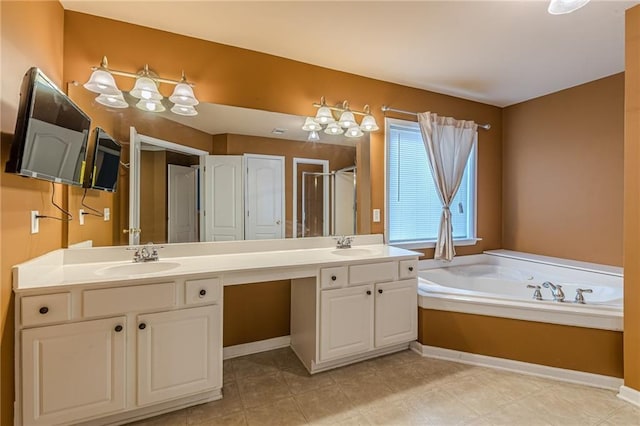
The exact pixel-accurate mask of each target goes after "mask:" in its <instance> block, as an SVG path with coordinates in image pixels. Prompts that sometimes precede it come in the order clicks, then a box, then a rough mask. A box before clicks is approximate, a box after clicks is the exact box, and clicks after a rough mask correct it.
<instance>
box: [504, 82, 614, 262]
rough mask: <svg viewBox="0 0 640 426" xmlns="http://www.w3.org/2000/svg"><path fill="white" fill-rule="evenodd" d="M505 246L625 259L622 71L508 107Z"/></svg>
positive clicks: (570, 256) (572, 256)
mask: <svg viewBox="0 0 640 426" xmlns="http://www.w3.org/2000/svg"><path fill="white" fill-rule="evenodd" d="M503 126H504V128H503V129H504V130H503V134H504V141H503V156H502V158H503V172H502V173H503V175H502V191H503V192H502V201H503V204H502V218H503V240H502V243H503V244H502V245H503V247H504V248H506V249H511V250H518V251H524V252H528V253H537V254H543V255H547V256H556V257H562V258H567V259H576V260H582V261H588V262H596V263H604V264H609V265H619V266H621V265H622V206H623V158H624V155H623V146H624V74H616V75H613V76H611V77H607V78H603V79H601V80H596V81H593V82H590V83H587V84H583V85H581V86H577V87H573V88H570V89H566V90H563V91H560V92H557V93H553V94H551V95H547V96H543V97H540V98H537V99H534V100H531V101H527V102H523V103H520V104H517V105H513V106H510V107H508V108H505V109H504V115H503Z"/></svg>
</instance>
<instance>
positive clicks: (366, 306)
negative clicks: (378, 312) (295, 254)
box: [320, 284, 374, 361]
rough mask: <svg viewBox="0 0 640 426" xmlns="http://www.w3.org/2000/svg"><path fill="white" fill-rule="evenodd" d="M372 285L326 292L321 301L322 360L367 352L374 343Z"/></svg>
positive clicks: (322, 294)
mask: <svg viewBox="0 0 640 426" xmlns="http://www.w3.org/2000/svg"><path fill="white" fill-rule="evenodd" d="M373 300H374V296H373V285H371V284H370V285H362V286H358V287H347V288H343V289H335V290H325V291H323V292H322V293H321V300H320V360H321V361H327V360H331V359H335V358H339V357H343V356H348V355H353V354H357V353H361V352H365V351H367V350H369V349H371V347H372V343H373Z"/></svg>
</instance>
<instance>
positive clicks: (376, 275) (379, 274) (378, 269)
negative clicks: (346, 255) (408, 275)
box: [349, 262, 398, 285]
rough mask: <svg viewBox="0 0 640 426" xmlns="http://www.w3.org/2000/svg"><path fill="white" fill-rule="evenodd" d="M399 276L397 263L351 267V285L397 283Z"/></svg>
mask: <svg viewBox="0 0 640 426" xmlns="http://www.w3.org/2000/svg"><path fill="white" fill-rule="evenodd" d="M397 276H398V263H397V262H382V263H369V264H366V265H352V266H349V284H350V285H353V284H364V283H371V282H384V281H395V280H396V279H397Z"/></svg>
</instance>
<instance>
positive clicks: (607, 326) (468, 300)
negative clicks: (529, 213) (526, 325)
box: [418, 250, 623, 331]
mask: <svg viewBox="0 0 640 426" xmlns="http://www.w3.org/2000/svg"><path fill="white" fill-rule="evenodd" d="M419 268H420V271H419V273H418V277H419V278H418V293H419V297H418V299H419V306H420V307H422V308H425V309H437V310H445V311H454V312H462V313H470V314H477V315H489V316H494V317H504V318H512V319H519V320H526V321H538V322H547V323H553V324H562V325H571V326H577V327H588V328H596V329H603V330H614V331H622V329H623V325H622V323H623V321H622V318H623V317H622V301H623V273H622V268H616V267H611V266H605V265H597V264H592V263H586V262H576V261H570V260H565V259H558V258H552V257H546V256H539V255H532V254H527V253H520V252H513V251H508V250H492V251H487V252H485V253H484V254H480V255H472V256H460V257H456V258H454V260H453V262H451V263H445V262H440V261H434V260H426V261H424V260H423V261H421V262H420V266H419ZM545 281H550V282H552V283H554V284H560V285H562V289H563V291H564V293H565V302H562V303H560V302H554V301H553V297H552V295H551V290H550V289H547V288H544V287H543V288H541V289H540V291H541V292H542V297H543V300H535V299H533V294H534V289H530V288H527V285H540V286H541V285H542V283H543V282H545ZM578 288H582V289H591V290H592V291H593V292H592V293H584V299H585V302H586V303H585V304H578V303H574V298H575V294H576V289H578Z"/></svg>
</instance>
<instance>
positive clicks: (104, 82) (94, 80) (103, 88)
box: [83, 70, 121, 96]
mask: <svg viewBox="0 0 640 426" xmlns="http://www.w3.org/2000/svg"><path fill="white" fill-rule="evenodd" d="M83 87H84V88H85V89H87V90H90V91H92V92H95V93H100V94H102V95H111V96H117V95H118V94H121V92H120V90H118V86H116V81H115V80H114V79H113V76H112V75H111V73H110V72H109V71H105V70H95V71H94V72H92V73H91V77H89V81H87V82H86V83H85V84H84V85H83Z"/></svg>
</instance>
